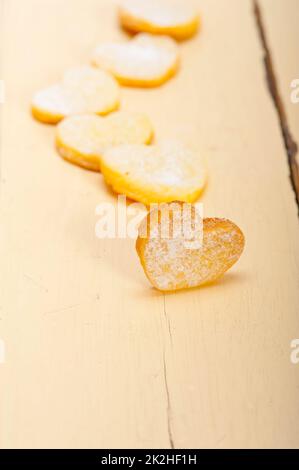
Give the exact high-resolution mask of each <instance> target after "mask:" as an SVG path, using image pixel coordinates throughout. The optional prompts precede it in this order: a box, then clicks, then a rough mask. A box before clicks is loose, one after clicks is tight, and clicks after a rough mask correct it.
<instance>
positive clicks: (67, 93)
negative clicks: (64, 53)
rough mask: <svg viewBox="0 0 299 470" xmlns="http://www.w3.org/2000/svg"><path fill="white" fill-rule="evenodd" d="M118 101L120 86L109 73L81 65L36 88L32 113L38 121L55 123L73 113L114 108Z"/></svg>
mask: <svg viewBox="0 0 299 470" xmlns="http://www.w3.org/2000/svg"><path fill="white" fill-rule="evenodd" d="M119 101H120V88H119V85H118V83H117V81H116V80H115V78H114V77H113V76H112V75H110V74H109V73H107V72H105V71H103V70H99V69H97V68H94V67H89V66H82V67H77V68H74V69H71V70H69V71H68V72H67V73H66V74H65V75H64V77H63V80H62V82H61V83H57V84H55V85H52V86H50V87H49V88H46V89H44V90H41V91H39V92H37V93H36V94H35V96H34V97H33V101H32V113H33V116H34V117H35V118H36V119H38V120H39V121H41V122H44V123H48V124H56V123H57V122H59V121H61V120H62V119H63V118H65V117H66V116H70V115H73V114H81V113H96V114H101V115H105V114H108V113H110V112H111V111H114V110H116V109H117V108H118V106H119Z"/></svg>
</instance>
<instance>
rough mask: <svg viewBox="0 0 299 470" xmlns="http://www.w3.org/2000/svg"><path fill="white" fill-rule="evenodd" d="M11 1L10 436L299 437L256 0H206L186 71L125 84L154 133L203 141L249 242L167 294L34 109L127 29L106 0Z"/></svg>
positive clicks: (286, 227) (99, 192)
mask: <svg viewBox="0 0 299 470" xmlns="http://www.w3.org/2000/svg"><path fill="white" fill-rule="evenodd" d="M2 6H3V7H4V11H3V16H2V19H1V22H2V24H3V32H2V35H3V44H1V60H2V64H3V68H2V78H4V80H5V83H6V102H5V104H4V105H3V106H2V108H1V113H2V120H1V232H0V237H1V240H0V241H1V243H0V255H1V270H0V271H1V274H0V276H1V278H0V289H1V304H0V307H1V313H0V318H1V320H0V338H1V337H2V338H3V339H4V341H5V344H6V362H5V364H3V365H0V390H1V392H0V418H1V421H0V446H1V447H5V448H12V447H13V448H14V447H35V448H39V447H47V448H48V447H71V448H74V447H83V448H85V447H86V448H90V447H98V448H101V447H103V448H105V447H106V448H117V447H123V448H125V447H136V448H140V447H141V448H147V447H154V448H161V447H162V448H163V447H166V448H167V447H177V448H180V447H181V448H190V447H224V448H227V447H265V446H266V447H291V446H294V447H299V434H298V421H299V402H298V389H299V365H297V366H296V365H293V364H291V362H290V352H291V350H290V342H291V340H292V339H293V338H296V337H298V335H299V317H298V307H299V292H298V275H299V265H298V260H299V252H298V251H299V247H298V235H299V229H298V219H297V208H296V205H295V201H294V196H293V193H292V189H291V185H290V183H289V179H288V171H289V170H288V166H287V160H286V156H285V149H284V145H283V141H282V138H281V133H280V128H279V124H278V120H277V115H276V111H275V109H274V107H273V103H272V101H271V99H270V96H269V93H268V90H267V86H266V83H265V79H264V69H263V64H262V49H261V44H260V41H259V38H258V35H257V30H256V25H255V20H254V16H253V13H252V3H251V1H250V0H242V1H240V0H209V1H208V2H203V1H202V2H200V7H201V11H202V16H203V29H202V32H201V34H200V35H199V36H198V37H196V38H195V39H193V40H191V41H188V42H186V43H182V44H181V46H180V47H181V53H182V69H181V71H180V73H179V75H178V76H177V77H176V78H175V79H173V80H172V81H170V82H169V83H168V84H167V85H165V86H164V87H162V88H160V89H156V90H133V89H123V100H122V103H123V108H124V109H131V110H141V111H144V112H147V113H148V115H149V116H150V117H151V118H152V120H153V122H154V125H155V128H156V131H157V136H158V137H164V136H172V135H176V136H180V137H181V138H183V139H186V140H188V141H191V142H193V143H194V144H197V145H198V146H199V147H200V148H201V150H202V152H203V153H204V154H205V155H206V157H207V160H208V166H209V171H210V181H209V185H208V188H207V190H206V191H205V193H204V195H203V197H202V201H203V202H204V208H205V214H206V215H207V216H217V217H219V216H220V217H228V218H231V219H232V220H233V221H235V222H236V223H237V224H239V225H240V227H241V228H242V230H243V231H244V233H245V235H246V238H247V245H246V250H245V253H244V255H243V256H242V258H241V260H240V262H239V263H238V264H237V265H236V266H235V267H234V269H233V270H232V271H231V272H230V273H229V274H227V275H226V277H225V278H224V279H223V280H222V281H221V282H219V283H217V284H215V285H213V286H210V287H206V288H203V289H197V290H192V291H189V292H182V293H178V294H171V295H165V296H164V295H163V294H161V293H158V292H156V291H154V290H153V289H151V288H150V286H149V285H148V283H147V280H146V279H145V277H144V274H143V272H142V269H141V266H140V265H139V261H138V258H137V255H136V253H135V250H134V241H132V240H106V241H103V240H102V241H101V240H98V239H97V238H96V237H95V232H94V227H95V223H96V220H97V216H96V215H95V208H96V206H97V204H98V203H100V202H102V201H116V199H115V196H114V195H113V194H112V193H111V192H110V191H109V190H107V189H106V187H105V185H104V183H103V181H102V178H101V176H99V175H97V174H94V173H90V172H87V171H83V170H82V169H80V168H77V167H74V166H72V165H69V164H67V163H66V162H64V161H63V160H62V159H60V158H59V157H58V156H57V154H56V152H55V149H54V146H53V138H54V128H52V127H48V126H44V125H41V124H38V123H37V122H35V121H33V119H32V118H31V116H30V113H29V106H30V99H31V96H32V94H33V93H34V91H35V90H37V89H39V88H40V87H43V86H45V85H47V84H51V82H52V81H53V80H57V79H58V78H59V77H60V76H61V74H62V72H63V71H64V70H65V69H66V68H68V67H70V66H72V65H77V64H79V63H84V62H87V61H88V59H89V56H90V54H91V51H92V50H93V48H94V46H95V45H96V44H97V43H100V42H101V41H104V40H107V39H113V38H121V37H123V38H124V37H125V34H124V33H122V32H121V31H120V30H119V28H118V26H117V22H116V17H115V7H114V4H113V2H111V1H110V0H84V1H83V0H63V1H62V0H23V1H22V2H20V1H19V0H2ZM286 14H287V13H286Z"/></svg>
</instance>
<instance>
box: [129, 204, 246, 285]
mask: <svg viewBox="0 0 299 470" xmlns="http://www.w3.org/2000/svg"><path fill="white" fill-rule="evenodd" d="M163 206H164V207H163ZM183 206H189V207H190V204H181V203H175V204H170V205H169V204H164V205H162V207H160V208H159V209H155V210H154V211H152V212H150V213H149V214H148V215H147V217H146V218H145V219H144V221H143V222H142V223H141V226H140V228H139V237H138V239H137V242H136V249H137V253H138V255H139V257H140V261H141V264H142V266H143V269H144V271H145V274H146V276H147V277H148V279H149V281H150V282H151V284H152V285H153V286H154V287H156V288H157V289H159V290H161V291H176V290H180V289H187V288H192V287H198V286H201V285H203V284H208V283H211V282H213V281H215V280H217V279H218V278H220V277H221V276H222V275H223V274H224V273H225V272H226V271H227V270H228V269H229V268H231V267H232V266H233V265H234V264H235V263H236V262H237V261H238V259H239V258H240V256H241V254H242V252H243V249H244V244H245V238H244V235H243V233H242V232H241V230H240V229H239V227H237V225H235V224H234V223H233V222H231V221H230V220H226V219H203V221H202V233H201V237H198V241H200V243H199V244H197V243H196V241H197V239H196V237H194V238H193V241H192V242H190V238H189V237H188V238H186V236H184V233H185V232H186V230H185V229H186V227H187V233H191V234H192V232H190V230H189V228H190V227H192V226H193V225H196V224H195V219H196V217H198V214H197V215H196V209H195V208H194V206H193V207H192V208H191V210H186V208H185V207H183ZM178 222H180V224H181V225H180V226H179V224H178ZM167 223H168V226H167V230H165V224H167ZM174 225H176V227H178V226H179V227H180V228H181V230H177V228H176V230H174ZM188 230H189V232H188ZM195 233H196V235H198V234H199V232H195Z"/></svg>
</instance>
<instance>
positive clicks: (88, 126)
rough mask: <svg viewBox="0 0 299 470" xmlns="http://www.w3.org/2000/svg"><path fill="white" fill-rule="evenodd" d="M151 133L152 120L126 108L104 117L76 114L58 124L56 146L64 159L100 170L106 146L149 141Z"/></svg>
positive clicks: (146, 142) (90, 168)
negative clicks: (127, 110) (126, 110)
mask: <svg viewBox="0 0 299 470" xmlns="http://www.w3.org/2000/svg"><path fill="white" fill-rule="evenodd" d="M152 136H153V128H152V125H151V122H150V120H149V119H148V117H147V116H145V115H144V114H140V113H130V112H125V111H118V112H116V113H112V114H110V115H109V116H106V117H101V116H97V115H95V114H79V115H77V116H70V117H68V118H66V119H64V120H63V121H61V122H60V123H59V124H58V126H57V132H56V147H57V149H58V151H59V153H60V155H61V156H62V157H63V158H65V159H66V160H68V161H70V162H72V163H75V164H76V165H79V166H82V167H84V168H87V169H89V170H94V171H100V166H101V165H100V162H101V157H102V155H103V153H104V152H105V150H107V149H108V148H110V147H112V146H115V145H120V144H124V143H128V144H133V143H136V144H148V143H150V141H151V139H152Z"/></svg>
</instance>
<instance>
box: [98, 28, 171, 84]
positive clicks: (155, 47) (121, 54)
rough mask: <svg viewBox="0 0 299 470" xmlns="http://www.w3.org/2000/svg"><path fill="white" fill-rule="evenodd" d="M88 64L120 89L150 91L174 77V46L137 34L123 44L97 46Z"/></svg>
mask: <svg viewBox="0 0 299 470" xmlns="http://www.w3.org/2000/svg"><path fill="white" fill-rule="evenodd" d="M92 62H93V64H94V65H97V66H98V67H101V68H103V69H105V70H107V71H108V72H110V73H112V74H113V75H114V76H115V78H116V79H117V80H118V81H119V82H120V83H121V84H122V85H126V86H136V87H154V86H158V85H161V84H162V83H164V82H165V81H167V80H168V79H169V78H170V77H172V76H173V75H174V74H175V73H176V71H177V69H178V65H179V53H178V46H177V44H176V42H175V41H174V40H173V39H171V38H169V37H167V36H160V37H158V36H153V35H151V34H138V35H137V36H135V37H134V38H133V39H131V40H130V41H128V42H126V43H113V42H108V43H104V44H101V45H100V46H99V47H98V48H97V49H96V51H95V53H94V56H93V59H92Z"/></svg>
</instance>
